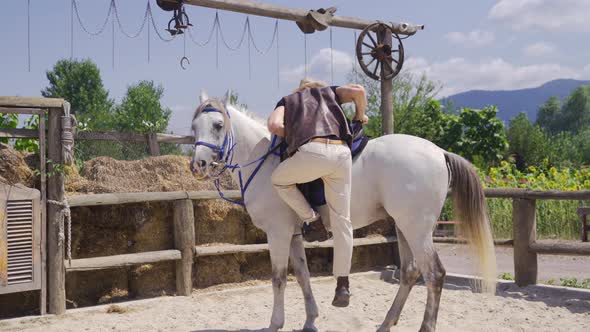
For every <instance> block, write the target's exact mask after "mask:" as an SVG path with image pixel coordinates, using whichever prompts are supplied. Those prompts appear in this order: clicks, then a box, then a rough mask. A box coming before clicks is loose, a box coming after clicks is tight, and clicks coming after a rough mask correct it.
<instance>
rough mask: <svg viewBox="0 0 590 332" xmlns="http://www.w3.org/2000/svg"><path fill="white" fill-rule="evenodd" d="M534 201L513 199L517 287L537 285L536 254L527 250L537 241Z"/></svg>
mask: <svg viewBox="0 0 590 332" xmlns="http://www.w3.org/2000/svg"><path fill="white" fill-rule="evenodd" d="M535 205H536V201H535V200H533V199H520V198H514V199H513V200H512V220H513V223H514V224H513V225H512V227H513V229H512V233H513V237H514V277H515V281H516V284H517V285H519V286H526V285H534V284H536V283H537V254H536V253H534V252H531V251H530V250H529V246H530V244H531V243H533V242H535V240H536V239H537V220H536V213H537V211H536V207H535Z"/></svg>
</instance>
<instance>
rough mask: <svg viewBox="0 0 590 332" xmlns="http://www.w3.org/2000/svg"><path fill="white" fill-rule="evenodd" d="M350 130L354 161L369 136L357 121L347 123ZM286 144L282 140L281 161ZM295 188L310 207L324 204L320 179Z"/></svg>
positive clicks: (324, 199) (284, 156) (284, 155)
mask: <svg viewBox="0 0 590 332" xmlns="http://www.w3.org/2000/svg"><path fill="white" fill-rule="evenodd" d="M348 125H349V127H350V132H351V133H352V137H353V139H352V149H351V152H352V162H353V163H354V162H355V160H356V159H358V156H359V155H360V154H361V153H362V152H363V150H364V149H365V147H366V146H367V143H368V142H369V138H370V137H369V136H367V135H365V133H364V131H363V126H362V124H361V123H360V122H358V121H353V122H352V123H350V122H349V123H348ZM286 152H287V144H286V143H285V142H284V141H283V143H282V144H281V147H280V153H281V161H283V160H285V159H287V153H286ZM297 188H298V189H299V191H301V193H302V194H303V196H304V197H305V199H306V200H307V202H308V203H309V205H311V206H312V207H319V206H322V205H325V204H326V196H325V193H324V181H322V179H316V180H314V181H312V182H307V183H298V184H297Z"/></svg>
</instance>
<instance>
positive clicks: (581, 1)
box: [488, 0, 590, 31]
mask: <svg viewBox="0 0 590 332" xmlns="http://www.w3.org/2000/svg"><path fill="white" fill-rule="evenodd" d="M589 14H590V1H588V0H498V1H497V2H496V4H495V5H494V6H493V7H492V9H491V10H490V12H489V14H488V16H489V17H490V18H492V19H495V20H498V21H502V22H506V23H508V24H510V25H511V26H512V27H513V28H514V29H517V30H520V29H529V28H533V29H534V28H542V29H545V30H551V31H590V24H588V15H589Z"/></svg>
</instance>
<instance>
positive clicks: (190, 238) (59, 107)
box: [0, 97, 590, 314]
mask: <svg viewBox="0 0 590 332" xmlns="http://www.w3.org/2000/svg"><path fill="white" fill-rule="evenodd" d="M39 110H47V111H48V114H49V123H48V134H47V141H48V154H49V158H50V159H51V160H52V161H53V163H52V164H51V165H49V171H50V172H51V173H50V174H52V175H51V176H50V177H49V181H48V198H49V199H51V200H56V201H62V200H64V192H63V184H64V178H63V175H62V174H60V173H59V172H52V168H53V167H55V165H57V164H60V163H62V153H61V151H62V143H61V121H60V119H61V116H62V115H63V100H60V99H45V98H17V97H0V111H3V112H11V111H14V112H15V113H21V114H22V113H25V114H39V113H38V112H39ZM41 135H42V134H41ZM1 137H10V138H39V137H40V136H39V133H38V132H37V131H36V130H27V129H6V128H0V138H1ZM41 138H42V136H41ZM75 138H76V139H78V140H107V141H133V142H146V143H148V146H149V147H150V148H149V151H150V154H152V155H158V154H159V143H176V144H192V143H193V138H192V137H190V136H175V135H168V134H149V135H141V134H128V133H91V132H80V133H78V134H77V135H76V136H75ZM41 143H43V142H41ZM485 195H486V197H488V198H511V199H512V200H513V222H514V226H513V229H514V231H513V239H514V240H513V243H514V266H515V279H516V283H517V284H518V285H520V286H524V285H529V284H534V283H536V282H537V255H538V254H564V255H590V243H568V244H564V243H550V242H546V241H537V238H536V200H538V199H561V200H590V190H586V191H575V192H564V191H535V190H528V189H495V188H488V189H485ZM226 197H229V198H234V199H237V198H240V195H239V192H238V191H230V192H226ZM217 198H219V196H218V194H217V192H212V191H196V192H143V193H112V194H93V195H77V196H73V197H69V198H68V203H69V205H70V207H78V206H96V205H114V204H128V203H140V202H152V201H173V202H174V218H173V223H174V227H173V229H174V246H175V248H174V249H171V250H161V251H152V252H142V253H135V254H126V255H115V256H105V257H93V258H84V259H74V260H72V262H71V265H70V264H66V262H65V261H64V241H63V234H61V233H60V230H63V229H64V228H63V227H64V225H63V223H64V215H63V210H62V209H61V208H59V207H58V206H54V205H49V207H48V214H47V215H48V218H47V220H48V226H47V236H46V238H47V249H48V256H47V264H48V271H47V277H48V278H47V279H48V289H49V292H48V300H49V301H48V303H49V312H50V313H54V314H62V313H64V312H65V309H66V306H65V303H66V296H65V295H66V294H65V274H66V272H74V271H90V270H97V269H108V268H115V267H121V266H129V265H135V264H145V263H154V262H162V261H175V262H176V278H177V279H176V288H177V292H178V294H180V295H189V294H190V293H191V290H192V278H191V275H192V267H193V262H194V259H195V257H199V256H212V255H223V254H231V253H254V252H262V251H266V250H268V245H267V244H253V245H225V246H208V247H200V246H195V231H194V214H193V205H192V200H207V199H217ZM394 242H396V238H395V237H381V238H368V239H355V240H354V245H355V246H364V245H373V244H381V243H394ZM331 246H332V243H331V241H326V242H324V243H320V244H318V243H311V244H309V243H307V244H306V248H326V247H331Z"/></svg>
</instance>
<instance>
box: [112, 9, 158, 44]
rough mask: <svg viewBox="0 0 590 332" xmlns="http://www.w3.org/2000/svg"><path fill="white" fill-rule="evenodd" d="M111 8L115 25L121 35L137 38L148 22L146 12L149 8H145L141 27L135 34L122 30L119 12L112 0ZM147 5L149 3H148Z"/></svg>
mask: <svg viewBox="0 0 590 332" xmlns="http://www.w3.org/2000/svg"><path fill="white" fill-rule="evenodd" d="M112 3H113V4H112V6H113V12H114V13H115V18H116V19H117V24H118V25H119V30H120V31H121V33H123V34H124V35H125V36H126V37H127V38H131V39H133V38H137V37H138V36H139V35H141V33H142V32H143V29H144V28H145V24H146V22H147V20H148V13H149V12H148V10H149V6H146V7H145V13H144V16H143V21H142V22H141V26H140V27H139V30H137V32H136V33H128V32H127V31H125V29H124V28H123V24H122V23H121V19H120V18H119V11H118V10H117V4H116V2H115V0H112ZM148 4H149V2H148Z"/></svg>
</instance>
